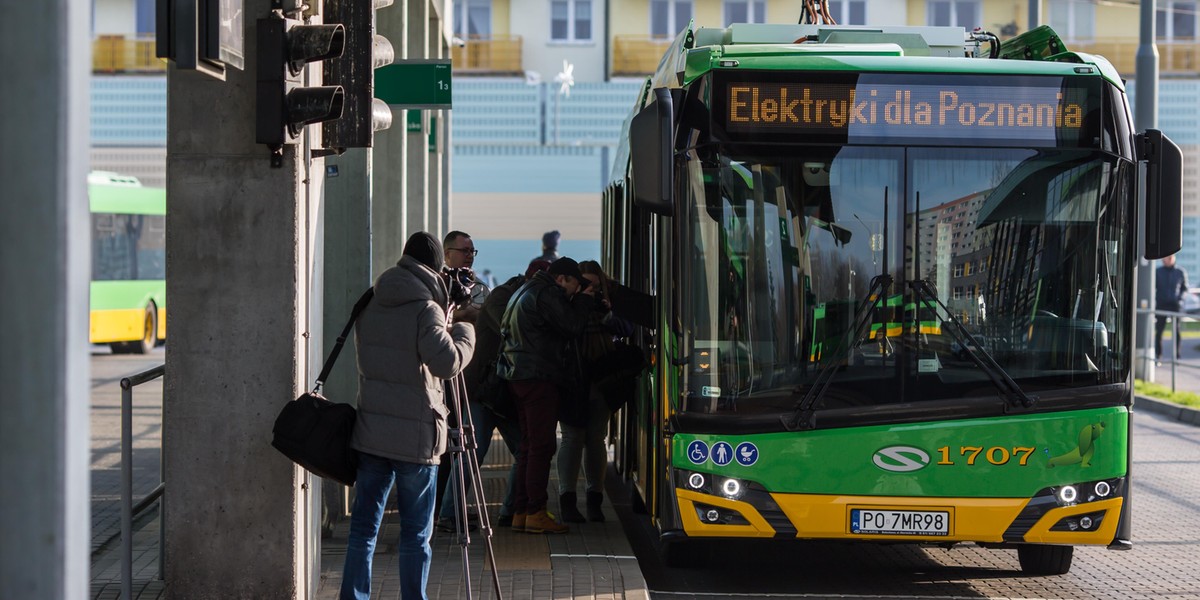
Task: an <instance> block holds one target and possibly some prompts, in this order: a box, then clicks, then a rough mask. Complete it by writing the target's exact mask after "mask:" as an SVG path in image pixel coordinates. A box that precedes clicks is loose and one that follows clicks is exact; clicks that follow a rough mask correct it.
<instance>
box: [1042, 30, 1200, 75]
mask: <svg viewBox="0 0 1200 600" xmlns="http://www.w3.org/2000/svg"><path fill="white" fill-rule="evenodd" d="M1063 43H1065V44H1066V45H1067V48H1069V49H1070V50H1071V51H1072V52H1086V53H1088V54H1099V55H1100V56H1103V57H1104V58H1107V59H1108V60H1109V62H1111V63H1112V64H1113V66H1114V67H1116V69H1117V71H1118V72H1120V73H1121V74H1124V75H1130V76H1131V75H1133V73H1134V71H1135V70H1136V69H1135V67H1136V64H1135V63H1136V58H1137V48H1138V39H1137V37H1119V38H1115V37H1112V38H1110V37H1099V38H1095V39H1091V40H1070V41H1068V40H1064V42H1063ZM1156 46H1157V47H1158V68H1159V72H1160V73H1161V74H1163V75H1185V74H1186V75H1194V74H1196V73H1197V72H1200V60H1198V57H1200V41H1198V40H1194V39H1188V40H1171V41H1167V40H1158V41H1157V42H1156Z"/></svg>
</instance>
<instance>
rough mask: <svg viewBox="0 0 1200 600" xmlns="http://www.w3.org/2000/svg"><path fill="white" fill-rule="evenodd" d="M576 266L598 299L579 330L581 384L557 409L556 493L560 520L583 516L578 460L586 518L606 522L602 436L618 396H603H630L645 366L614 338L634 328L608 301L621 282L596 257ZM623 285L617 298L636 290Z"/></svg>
mask: <svg viewBox="0 0 1200 600" xmlns="http://www.w3.org/2000/svg"><path fill="white" fill-rule="evenodd" d="M579 270H580V271H581V272H582V273H583V277H584V279H585V280H586V282H585V285H587V286H588V289H589V290H590V291H591V292H592V294H593V297H594V298H595V299H596V303H595V307H594V310H593V311H592V313H591V315H589V317H588V324H587V326H586V327H585V328H584V331H583V335H582V336H580V337H579V338H578V339H577V340H576V342H575V348H576V350H577V353H576V356H577V357H578V360H579V363H580V365H579V369H578V370H579V371H580V375H581V380H582V384H581V385H579V386H577V387H576V390H578V391H577V397H575V398H564V399H563V407H562V410H560V411H559V423H560V425H561V427H562V445H561V447H560V448H559V453H558V490H559V497H558V498H559V506H560V508H561V510H560V512H561V513H562V519H563V521H566V522H568V523H582V522H584V520H585V519H584V516H583V514H581V513H580V512H579V509H578V508H577V507H576V502H577V500H578V494H577V492H576V482H577V481H578V480H579V466H580V462H582V463H583V473H584V479H585V482H586V485H587V487H586V491H587V520H590V521H597V522H601V521H604V511H603V510H602V504H603V501H604V471H605V468H606V467H607V466H608V450H607V449H606V448H605V447H604V437H605V435H606V434H607V433H608V421H609V418H610V417H611V416H612V414H613V410H612V409H611V408H610V402H615V401H616V399H615V398H608V397H607V396H610V395H616V396H620V397H622V398H625V399H627V398H628V397H631V396H632V395H633V393H634V390H633V388H632V383H633V378H634V377H636V374H637V373H640V371H641V369H642V366H643V362H642V356H641V353H640V351H639V350H637V349H636V348H632V347H630V346H629V345H627V344H619V345H618V343H617V342H616V341H615V340H616V338H618V337H628V336H629V335H630V334H632V333H633V330H634V325H633V323H631V322H630V321H627V320H625V319H623V318H621V317H619V316H617V314H616V309H615V308H614V306H613V304H612V303H611V301H610V298H612V297H613V296H614V292H615V291H616V290H617V289H618V288H622V287H623V286H620V285H619V284H617V283H616V282H615V281H612V280H610V279H609V278H608V276H607V275H605V273H604V270H603V269H602V268H601V267H600V263H597V262H596V261H594V260H585V261H583V262H581V263H579ZM625 289H626V293H625V294H623V295H621V294H619V295H618V297H620V298H628V297H630V296H631V295H632V294H636V292H633V291H632V290H628V289H627V288H625ZM623 308H629V307H623ZM623 383H624V384H629V385H621V384H623Z"/></svg>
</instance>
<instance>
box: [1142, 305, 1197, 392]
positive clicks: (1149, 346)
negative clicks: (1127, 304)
mask: <svg viewBox="0 0 1200 600" xmlns="http://www.w3.org/2000/svg"><path fill="white" fill-rule="evenodd" d="M1137 312H1138V314H1143V315H1150V327H1148V328H1147V330H1148V331H1146V332H1145V334H1144V335H1145V338H1144V339H1143V340H1142V342H1143V344H1144V347H1143V350H1144V352H1142V356H1141V360H1142V373H1143V374H1145V373H1149V372H1150V370H1149V369H1150V361H1152V360H1153V361H1154V362H1155V364H1156V365H1158V364H1162V363H1166V364H1169V365H1170V366H1171V392H1172V393H1174V392H1175V391H1177V390H1176V389H1175V381H1176V376H1175V375H1176V369H1177V368H1178V367H1183V368H1185V369H1200V365H1196V364H1189V363H1185V362H1180V361H1179V356H1178V355H1177V354H1178V350H1177V349H1178V348H1179V346H1180V345H1181V344H1183V339H1182V338H1181V337H1180V336H1181V335H1182V334H1183V330H1182V329H1181V328H1180V327H1179V326H1180V324H1181V323H1182V322H1184V321H1196V320H1198V319H1197V315H1194V314H1190V313H1185V312H1176V311H1169V310H1156V309H1152V308H1139V309H1137ZM1159 316H1162V317H1166V318H1169V319H1171V345H1172V348H1170V349H1169V350H1167V351H1165V352H1164V354H1165V355H1166V356H1169V357H1170V360H1164V357H1163V356H1155V357H1153V358H1151V353H1152V352H1153V351H1154V349H1155V348H1154V335H1155V331H1156V329H1154V328H1155V327H1156V324H1155V321H1156V319H1157V318H1158V317H1159Z"/></svg>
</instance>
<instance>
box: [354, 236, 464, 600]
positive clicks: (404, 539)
mask: <svg viewBox="0 0 1200 600" xmlns="http://www.w3.org/2000/svg"><path fill="white" fill-rule="evenodd" d="M441 268H442V248H441V244H440V243H438V241H437V238H435V237H433V236H432V235H429V234H428V233H425V232H418V233H415V234H413V235H412V237H410V238H409V239H408V242H407V243H406V244H405V245H404V255H403V256H402V257H401V258H400V262H399V263H397V264H396V266H394V267H392V268H390V269H388V270H386V271H384V272H383V273H382V274H381V275H380V276H379V278H378V279H377V280H375V296H374V298H372V299H371V302H370V303H369V304H367V307H366V308H365V309H363V311H362V314H361V315H360V316H359V318H358V322H357V323H356V324H355V340H354V346H355V349H356V350H357V353H358V419H357V421H356V422H355V425H354V434H353V436H352V438H351V443H350V445H351V447H352V448H354V449H355V450H357V451H358V455H359V463H358V480H357V481H356V482H355V484H354V490H355V497H354V507H353V511H352V513H351V516H350V537H349V541H348V543H347V545H346V562H345V567H344V569H343V572H342V587H341V594H340V598H341V599H342V600H348V599H355V600H360V599H361V600H366V599H369V598H370V596H371V559H372V557H373V555H374V552H375V540H376V537H377V536H378V534H379V526H380V523H381V522H382V520H383V511H384V504H385V503H386V502H387V498H388V493H389V492H390V491H391V488H392V485H393V483H394V484H396V486H397V494H396V496H397V510H398V512H399V513H400V540H399V544H398V551H397V554H399V557H400V561H399V562H400V592H401V596H402V597H403V598H404V599H405V600H411V599H424V598H425V586H426V584H427V583H428V580H429V564H430V562H431V560H432V556H433V555H432V551H431V550H430V547H429V537H430V535H431V534H432V532H433V507H434V498H435V496H436V493H435V488H434V482H435V481H436V480H437V468H438V462H439V460H440V457H441V455H442V453H443V452H444V451H445V449H446V438H447V435H448V433H447V424H446V415H447V409H446V402H445V398H444V393H445V392H444V386H445V381H444V380H446V379H451V378H453V377H455V376H457V375H458V374H459V373H460V372H462V369H463V367H464V366H466V364H467V363H468V362H470V361H471V355H472V353H473V352H474V350H475V335H474V332H473V330H472V327H471V326H470V325H469V324H465V323H455V324H449V323H448V318H447V315H448V313H449V309H450V306H449V304H450V301H449V292H448V291H447V287H446V283H445V281H444V280H443V278H442V276H441V274H440V272H441Z"/></svg>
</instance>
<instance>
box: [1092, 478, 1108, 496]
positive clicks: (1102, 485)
mask: <svg viewBox="0 0 1200 600" xmlns="http://www.w3.org/2000/svg"><path fill="white" fill-rule="evenodd" d="M1093 490H1094V491H1095V492H1096V495H1097V496H1099V497H1101V498H1107V497H1108V495H1109V494H1111V493H1112V486H1111V485H1109V484H1108V482H1107V481H1097V482H1096V487H1095V488H1093Z"/></svg>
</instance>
